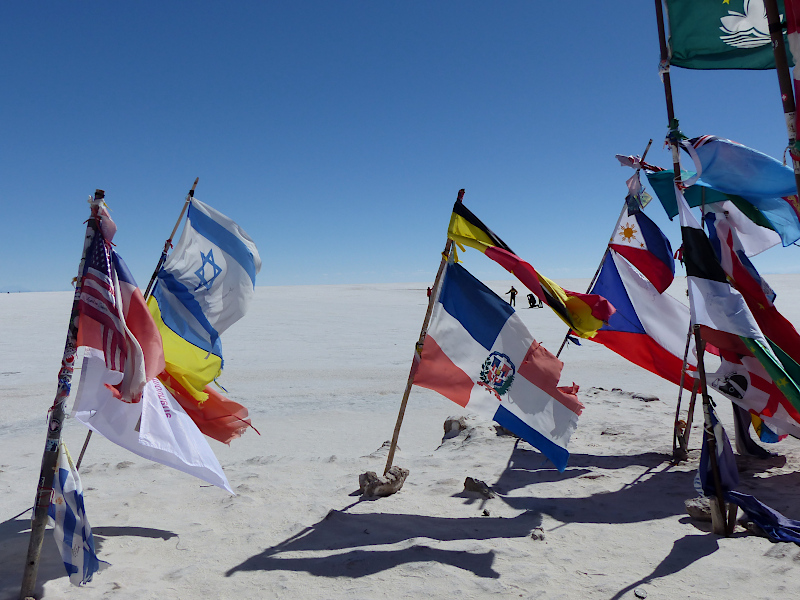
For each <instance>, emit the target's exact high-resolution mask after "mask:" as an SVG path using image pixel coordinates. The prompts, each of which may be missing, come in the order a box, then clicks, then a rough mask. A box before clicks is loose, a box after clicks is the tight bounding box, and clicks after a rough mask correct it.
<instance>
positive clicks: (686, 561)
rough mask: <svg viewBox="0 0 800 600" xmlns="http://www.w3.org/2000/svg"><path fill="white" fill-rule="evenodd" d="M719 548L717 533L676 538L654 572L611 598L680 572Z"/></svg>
mask: <svg viewBox="0 0 800 600" xmlns="http://www.w3.org/2000/svg"><path fill="white" fill-rule="evenodd" d="M718 549H719V543H718V542H717V536H715V535H695V534H692V535H685V536H683V537H682V538H680V539H677V540H675V542H674V543H673V544H672V550H670V552H669V554H667V556H666V557H665V558H664V560H662V561H661V562H660V563H659V564H658V566H657V567H656V568H655V569H653V572H652V573H650V574H649V575H646V576H645V577H642V578H641V579H639V580H638V581H634V582H633V583H631V584H629V585H626V586H625V587H624V588H622V589H621V590H619V591H618V592H617V593H616V594H614V595H613V596H612V597H611V598H610V600H619V599H620V598H622V597H623V596H624V595H625V594H627V593H628V592H629V591H631V590H632V589H634V588H636V587H638V586H640V585H642V584H645V583H649V582H651V581H653V580H654V579H658V578H659V577H666V576H668V575H673V574H675V573H678V572H679V571H682V570H683V569H685V568H686V567H688V566H689V565H691V564H692V563H694V562H695V561H698V560H700V559H701V558H704V557H706V556H709V555H711V554H713V553H714V552H716V551H717V550H718Z"/></svg>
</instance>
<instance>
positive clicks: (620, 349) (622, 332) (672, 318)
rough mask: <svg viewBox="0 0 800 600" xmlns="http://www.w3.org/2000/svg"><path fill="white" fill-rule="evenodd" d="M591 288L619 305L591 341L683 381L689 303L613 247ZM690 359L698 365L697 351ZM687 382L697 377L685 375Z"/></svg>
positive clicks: (688, 384) (673, 380) (645, 367)
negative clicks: (656, 283)
mask: <svg viewBox="0 0 800 600" xmlns="http://www.w3.org/2000/svg"><path fill="white" fill-rule="evenodd" d="M591 291H592V292H595V293H597V294H601V295H602V296H604V297H605V298H608V300H609V301H610V302H613V304H614V307H615V308H616V309H617V311H616V312H615V313H614V314H613V315H611V318H610V319H609V320H608V324H607V325H604V326H603V327H602V328H601V329H600V331H598V332H597V335H596V336H595V337H593V338H592V341H594V342H597V343H599V344H602V345H604V346H605V347H606V348H608V349H609V350H612V351H613V352H616V353H617V354H619V355H620V356H622V357H623V358H625V359H627V360H629V361H631V362H632V363H633V364H635V365H639V366H640V367H642V368H644V369H647V370H648V371H650V372H651V373H654V374H655V375H658V376H659V377H662V378H664V379H666V380H667V381H671V382H672V383H674V384H675V385H680V384H681V370H682V368H683V355H684V349H685V347H686V336H687V334H688V332H689V309H688V308H687V307H686V305H684V304H682V303H681V302H679V301H678V300H676V299H675V298H673V297H672V296H670V295H669V294H666V293H664V294H661V293H659V292H658V290H657V289H656V288H655V287H653V284H652V283H651V282H650V281H649V280H648V279H647V278H645V277H643V276H642V275H641V274H640V273H637V272H636V270H635V269H633V267H632V266H631V265H630V264H629V263H628V261H626V260H625V259H624V258H623V257H622V256H620V255H619V254H617V252H615V251H614V250H613V249H612V250H609V252H608V253H607V254H606V257H605V259H604V260H603V265H602V267H601V269H600V273H599V275H598V276H597V279H596V281H595V283H594V285H593V286H592V289H591ZM687 361H688V363H689V367H690V368H695V367H697V360H696V358H695V356H694V355H693V354H692V353H689V355H688V356H687ZM683 385H684V387H686V388H687V389H691V387H692V379H691V378H690V377H685V378H684V381H683Z"/></svg>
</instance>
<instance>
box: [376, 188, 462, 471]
mask: <svg viewBox="0 0 800 600" xmlns="http://www.w3.org/2000/svg"><path fill="white" fill-rule="evenodd" d="M463 199H464V190H463V189H461V190H459V191H458V198H457V200H456V201H457V202H461V201H462V200H463ZM452 250H453V240H451V239H450V238H449V237H448V238H447V243H446V244H445V246H444V251H443V252H442V260H441V262H440V263H439V271H438V272H437V273H436V279H435V280H434V282H433V287H432V288H431V295H430V298H428V310H427V311H426V312H425V319H424V320H423V322H422V330H421V331H420V333H419V340H417V344H416V346H415V347H414V358H413V360H412V361H411V369H410V371H409V373H408V381H407V382H406V389H405V392H403V400H402V401H401V402H400V412H399V413H398V414H397V423H396V424H395V426H394V434H392V444H391V446H389V455H388V456H387V457H386V468H384V470H383V474H384V475H386V474H387V473H388V472H389V469H391V468H392V461H393V460H394V452H395V450H396V449H397V438H399V437H400V427H401V426H402V425H403V417H404V416H405V414H406V404H408V396H409V394H410V393H411V386H412V385H413V384H414V374H415V373H416V370H417V369H416V366H417V362H418V361H419V359H420V356H421V355H422V345H423V344H424V343H425V336H426V335H428V325H429V324H430V321H431V314H432V313H433V306H434V304H436V298H437V297H438V296H439V288H440V286H441V281H442V273H444V267H445V265H446V264H447V261H448V260H450V255H451V253H452Z"/></svg>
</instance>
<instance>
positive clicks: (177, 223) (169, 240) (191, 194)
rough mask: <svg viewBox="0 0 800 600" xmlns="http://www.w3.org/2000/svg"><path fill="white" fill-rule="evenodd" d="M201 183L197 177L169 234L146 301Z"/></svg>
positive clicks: (146, 293)
mask: <svg viewBox="0 0 800 600" xmlns="http://www.w3.org/2000/svg"><path fill="white" fill-rule="evenodd" d="M198 181H200V178H199V177H197V178H195V180H194V184H193V185H192V189H190V190H189V193H188V194H186V202H184V203H183V208H182V209H181V214H180V216H179V217H178V220H177V221H175V227H173V228H172V233H170V234H169V237H168V238H167V241H166V242H164V249H163V250H162V251H161V258H159V259H158V264H157V265H156V270H155V271H153V276H152V277H150V283H148V284H147V289H145V291H144V299H145V300H147V299H148V298H149V297H150V291H151V290H152V289H153V284H154V283H155V281H156V277H158V272H159V271H160V270H161V267H163V266H164V263H165V262H166V260H167V254H168V253H169V249H170V248H172V238H174V237H175V232H176V231H178V227H179V226H180V224H181V221H182V220H183V215H185V214H186V209H188V208H189V203H190V202H191V201H192V198H194V190H195V188H197V182H198Z"/></svg>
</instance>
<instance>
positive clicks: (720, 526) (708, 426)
mask: <svg viewBox="0 0 800 600" xmlns="http://www.w3.org/2000/svg"><path fill="white" fill-rule="evenodd" d="M694 341H695V344H696V348H697V370H698V372H699V374H700V388H701V393H702V394H703V417H704V425H705V426H704V432H705V436H706V444H708V456H709V459H710V461H711V473H712V476H713V477H714V489H715V490H716V492H717V508H718V509H719V517H718V518H717V519H713V516H714V510H713V508H714V507H712V511H711V514H712V523H713V525H714V533H721V534H723V535H725V536H728V535H729V534H730V533H732V530H731V531H729V530H728V529H729V528H728V523H729V522H730V520H729V519H727V518H726V517H727V511H726V509H725V496H724V494H723V492H722V478H721V477H720V473H719V463H718V462H717V442H716V439H715V437H714V428H713V425H712V423H711V398H710V397H709V395H708V392H707V389H708V388H707V386H706V368H705V365H704V363H703V353H704V352H705V347H706V343H705V341H704V340H703V339H702V337H701V336H700V326H699V325H695V326H694Z"/></svg>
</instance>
